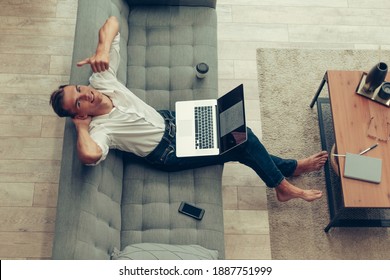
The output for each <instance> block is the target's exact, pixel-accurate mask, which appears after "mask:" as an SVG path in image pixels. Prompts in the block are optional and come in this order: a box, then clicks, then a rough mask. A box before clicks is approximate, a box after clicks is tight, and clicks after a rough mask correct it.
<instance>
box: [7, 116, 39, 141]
mask: <svg viewBox="0 0 390 280" xmlns="http://www.w3.org/2000/svg"><path fill="white" fill-rule="evenodd" d="M41 126H42V117H41V116H14V115H0V136H3V137H4V136H19V137H37V136H40V134H41Z"/></svg>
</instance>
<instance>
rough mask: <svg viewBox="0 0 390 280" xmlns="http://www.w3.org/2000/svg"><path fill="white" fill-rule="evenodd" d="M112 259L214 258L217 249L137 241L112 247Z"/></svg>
mask: <svg viewBox="0 0 390 280" xmlns="http://www.w3.org/2000/svg"><path fill="white" fill-rule="evenodd" d="M111 259H112V260H216V259H218V251H217V250H209V249H206V248H204V247H202V246H199V245H171V244H160V243H139V244H133V245H129V246H127V247H125V248H124V249H123V250H122V251H119V250H118V249H117V248H114V250H113V252H112V254H111Z"/></svg>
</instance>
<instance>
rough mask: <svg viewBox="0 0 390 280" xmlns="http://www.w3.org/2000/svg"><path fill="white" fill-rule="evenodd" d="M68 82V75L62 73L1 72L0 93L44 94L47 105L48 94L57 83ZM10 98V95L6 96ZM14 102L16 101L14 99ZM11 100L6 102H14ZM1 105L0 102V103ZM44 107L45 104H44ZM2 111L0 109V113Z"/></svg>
mask: <svg viewBox="0 0 390 280" xmlns="http://www.w3.org/2000/svg"><path fill="white" fill-rule="evenodd" d="M67 83H69V76H63V75H30V74H1V73H0V84H1V87H0V93H2V95H0V96H3V93H15V94H17V95H19V94H25V95H26V94H28V95H43V94H46V97H45V98H46V100H47V101H46V105H48V102H49V97H50V94H51V92H52V91H53V90H55V89H57V88H58V86H59V85H64V84H67ZM7 98H11V99H12V97H7ZM15 102H16V101H15ZM15 102H12V100H10V101H8V103H15ZM0 105H1V104H0ZM45 107H46V106H45ZM1 113H2V112H1V111H0V114H1Z"/></svg>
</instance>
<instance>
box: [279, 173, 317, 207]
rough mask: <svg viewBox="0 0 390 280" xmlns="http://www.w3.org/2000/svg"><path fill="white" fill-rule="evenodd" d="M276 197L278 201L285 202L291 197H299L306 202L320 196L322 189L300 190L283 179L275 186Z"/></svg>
mask: <svg viewBox="0 0 390 280" xmlns="http://www.w3.org/2000/svg"><path fill="white" fill-rule="evenodd" d="M275 191H276V197H277V198H278V200H279V201H280V202H285V201H288V200H290V199H293V198H301V199H303V200H306V201H308V202H311V201H313V200H316V199H319V198H321V197H322V191H319V190H302V189H300V188H298V187H296V186H294V185H292V184H290V183H289V182H288V181H287V180H286V179H284V180H283V181H282V182H281V183H280V185H279V186H277V187H276V188H275Z"/></svg>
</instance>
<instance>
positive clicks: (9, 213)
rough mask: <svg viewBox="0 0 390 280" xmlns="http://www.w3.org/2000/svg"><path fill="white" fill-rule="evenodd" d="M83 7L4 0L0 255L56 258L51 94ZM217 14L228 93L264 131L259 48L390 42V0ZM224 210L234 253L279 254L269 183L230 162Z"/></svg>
mask: <svg viewBox="0 0 390 280" xmlns="http://www.w3.org/2000/svg"><path fill="white" fill-rule="evenodd" d="M76 9H77V3H76V1H75V0H24V1H13V0H0V85H1V87H0V258H1V259H46V258H50V257H51V248H52V241H53V232H54V223H55V215H56V202H57V189H58V180H59V172H60V160H61V150H62V136H63V127H64V121H63V120H61V119H59V118H57V117H55V116H54V114H53V113H52V111H51V109H50V107H49V105H48V96H49V94H50V92H51V91H52V90H53V89H54V88H55V87H56V86H58V85H60V84H64V83H67V82H68V80H69V69H70V61H71V55H72V47H73V32H74V26H75V13H76ZM217 12H218V20H219V26H218V29H219V30H218V36H219V38H218V40H219V71H220V72H219V91H220V94H223V93H225V92H226V91H227V90H229V89H231V88H232V87H234V86H235V85H238V84H240V83H244V85H245V89H246V93H247V94H246V98H247V102H246V103H247V104H246V106H247V111H248V121H249V125H250V126H251V127H252V128H253V129H254V131H255V132H256V133H257V134H258V135H259V136H261V121H260V111H259V100H258V94H257V77H256V76H257V74H256V48H260V47H283V48H285V47H293V48H342V49H354V48H363V49H365V48H378V45H381V46H382V48H384V49H385V48H387V49H389V48H390V36H389V34H390V20H388V14H390V1H388V0H375V1H374V0H289V1H287V0H272V1H271V0H219V1H218V7H217ZM386 59H389V61H386ZM384 61H385V62H388V63H390V58H384ZM224 209H225V234H226V238H225V240H226V257H227V258H228V259H270V258H271V253H270V241H269V227H268V212H267V203H266V196H265V186H264V184H263V183H262V182H261V181H260V180H259V179H258V178H257V176H256V174H255V173H254V172H253V171H251V170H250V169H248V168H246V167H243V166H241V165H238V164H227V165H226V167H225V171H224Z"/></svg>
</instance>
